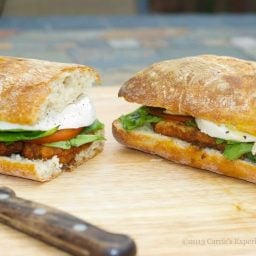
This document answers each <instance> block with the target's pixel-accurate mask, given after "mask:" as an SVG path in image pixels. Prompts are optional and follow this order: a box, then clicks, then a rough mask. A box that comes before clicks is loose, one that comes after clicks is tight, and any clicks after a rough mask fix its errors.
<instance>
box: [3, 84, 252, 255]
mask: <svg viewBox="0 0 256 256" xmlns="http://www.w3.org/2000/svg"><path fill="white" fill-rule="evenodd" d="M117 91H118V88H117V87H95V88H93V91H92V92H93V98H94V102H95V106H96V108H97V113H98V117H99V119H100V120H101V121H103V122H104V123H105V124H106V138H107V141H106V144H105V150H104V152H103V153H101V154H100V155H98V156H97V157H96V158H94V159H92V160H90V161H89V162H88V163H86V164H85V165H83V166H81V167H79V168H77V169H76V170H75V171H73V172H72V173H69V172H67V173H64V174H62V175H61V176H59V177H58V178H56V179H55V180H52V181H50V182H48V183H37V182H33V181H29V180H24V179H20V178H15V177H8V176H0V185H4V186H8V187H10V188H12V189H14V190H15V191H16V194H17V195H18V196H21V197H24V198H27V199H30V200H36V201H38V202H41V203H44V204H48V205H50V206H53V207H57V208H59V209H61V210H64V211H67V212H69V213H71V214H74V215H77V216H78V217H81V218H83V219H85V220H87V221H89V222H91V223H93V224H95V225H98V226H100V227H102V228H104V229H107V230H109V231H112V232H117V233H126V234H128V235H130V236H131V237H133V238H134V239H135V241H136V243H137V246H138V255H143V256H167V255H168V256H170V255H200V254H201V255H210V256H211V255H230V256H231V255H232V256H235V255H239V256H241V255H255V249H256V185H254V184H251V183H248V182H245V181H240V180H236V179H233V178H228V177H223V176H221V175H217V174H214V173H211V172H208V171H203V170H198V169H193V168H190V167H185V166H182V165H177V164H174V163H171V162H168V161H166V160H163V159H161V158H159V157H157V156H152V155H148V154H144V153H141V152H138V151H135V150H130V149H126V148H124V147H123V146H121V145H119V144H118V143H117V142H116V141H115V140H114V138H113V137H112V134H111V122H112V120H114V119H115V118H117V117H118V116H120V115H121V114H124V113H128V112H129V111H132V110H134V109H135V108H136V107H137V106H136V105H135V104H131V103H127V102H125V101H124V100H123V99H118V98H117V96H116V95H117ZM0 255H3V256H24V255H26V256H35V255H36V256H45V255H47V256H54V255H67V254H65V253H63V252H61V251H59V250H57V249H55V248H53V247H50V246H48V245H45V244H44V243H42V242H39V241H37V240H35V239H33V238H31V237H28V236H27V235H24V234H22V233H20V232H18V231H15V230H13V229H11V228H9V227H7V226H4V225H0Z"/></svg>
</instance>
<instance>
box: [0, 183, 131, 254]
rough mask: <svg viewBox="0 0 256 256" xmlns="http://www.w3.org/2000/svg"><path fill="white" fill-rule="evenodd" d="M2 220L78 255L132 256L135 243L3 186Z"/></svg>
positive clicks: (0, 214) (1, 188) (0, 219)
mask: <svg viewBox="0 0 256 256" xmlns="http://www.w3.org/2000/svg"><path fill="white" fill-rule="evenodd" d="M0 222H2V223H4V224H7V225H9V226H11V227H13V228H15V229H17V230H20V231H22V232H23V233H26V234H28V235H31V236H33V237H35V238H37V239H39V240H42V241H44V242H46V243H48V244H50V245H53V246H55V247H57V248H59V249H61V250H63V251H66V252H68V253H70V254H72V255H75V256H76V255H77V256H133V255H135V254H136V245H135V242H134V241H133V240H132V239H131V238H130V237H128V236H126V235H123V234H114V233H110V232H107V231H104V230H102V229H100V228H98V227H96V226H94V225H92V224H90V223H88V222H86V221H84V220H81V219H79V218H77V217H75V216H73V215H70V214H68V213H66V212H64V211H60V210H57V209H55V208H52V207H49V206H46V205H43V204H40V203H37V202H33V201H29V200H26V199H23V198H20V197H17V196H16V195H15V192H14V191H13V190H11V189H10V188H7V187H0Z"/></svg>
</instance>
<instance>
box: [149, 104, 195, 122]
mask: <svg viewBox="0 0 256 256" xmlns="http://www.w3.org/2000/svg"><path fill="white" fill-rule="evenodd" d="M164 111H165V109H164V108H153V107H149V113H151V114H152V115H155V116H159V117H162V118H163V119H165V120H171V121H178V122H186V121H190V120H194V117H193V116H183V115H170V114H166V113H164Z"/></svg>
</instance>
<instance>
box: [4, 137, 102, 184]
mask: <svg viewBox="0 0 256 256" xmlns="http://www.w3.org/2000/svg"><path fill="white" fill-rule="evenodd" d="M102 133H103V132H102ZM103 146H104V142H103V141H95V142H92V143H91V144H90V146H89V147H88V148H86V149H85V150H83V151H81V152H79V153H78V154H77V155H76V156H75V161H74V162H73V163H72V164H71V165H68V166H63V165H62V164H61V163H60V162H59V158H58V157H57V156H54V157H53V158H51V159H49V160H38V159H37V160H30V159H27V158H24V157H22V156H20V155H17V154H13V155H11V156H10V157H4V156H2V157H0V173H1V174H5V175H11V176H17V177H22V178H26V179H31V180H35V181H40V182H44V181H49V180H51V179H53V178H55V177H56V176H58V175H59V174H60V173H62V172H63V171H65V170H69V171H70V170H73V169H74V168H75V167H77V166H79V165H81V164H83V163H84V162H86V161H87V160H89V159H91V158H93V157H94V156H96V155H97V154H98V153H100V152H101V151H102V150H103Z"/></svg>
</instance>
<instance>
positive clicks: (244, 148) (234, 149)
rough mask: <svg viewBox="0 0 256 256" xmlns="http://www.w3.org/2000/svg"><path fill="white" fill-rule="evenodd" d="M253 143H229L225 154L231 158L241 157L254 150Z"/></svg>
mask: <svg viewBox="0 0 256 256" xmlns="http://www.w3.org/2000/svg"><path fill="white" fill-rule="evenodd" d="M252 147H253V143H236V144H227V145H226V146H225V150H224V152H223V155H224V156H225V157H226V158H227V159H229V160H236V159H239V158H240V157H241V156H242V155H244V154H246V153H250V152H251V151H252Z"/></svg>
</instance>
